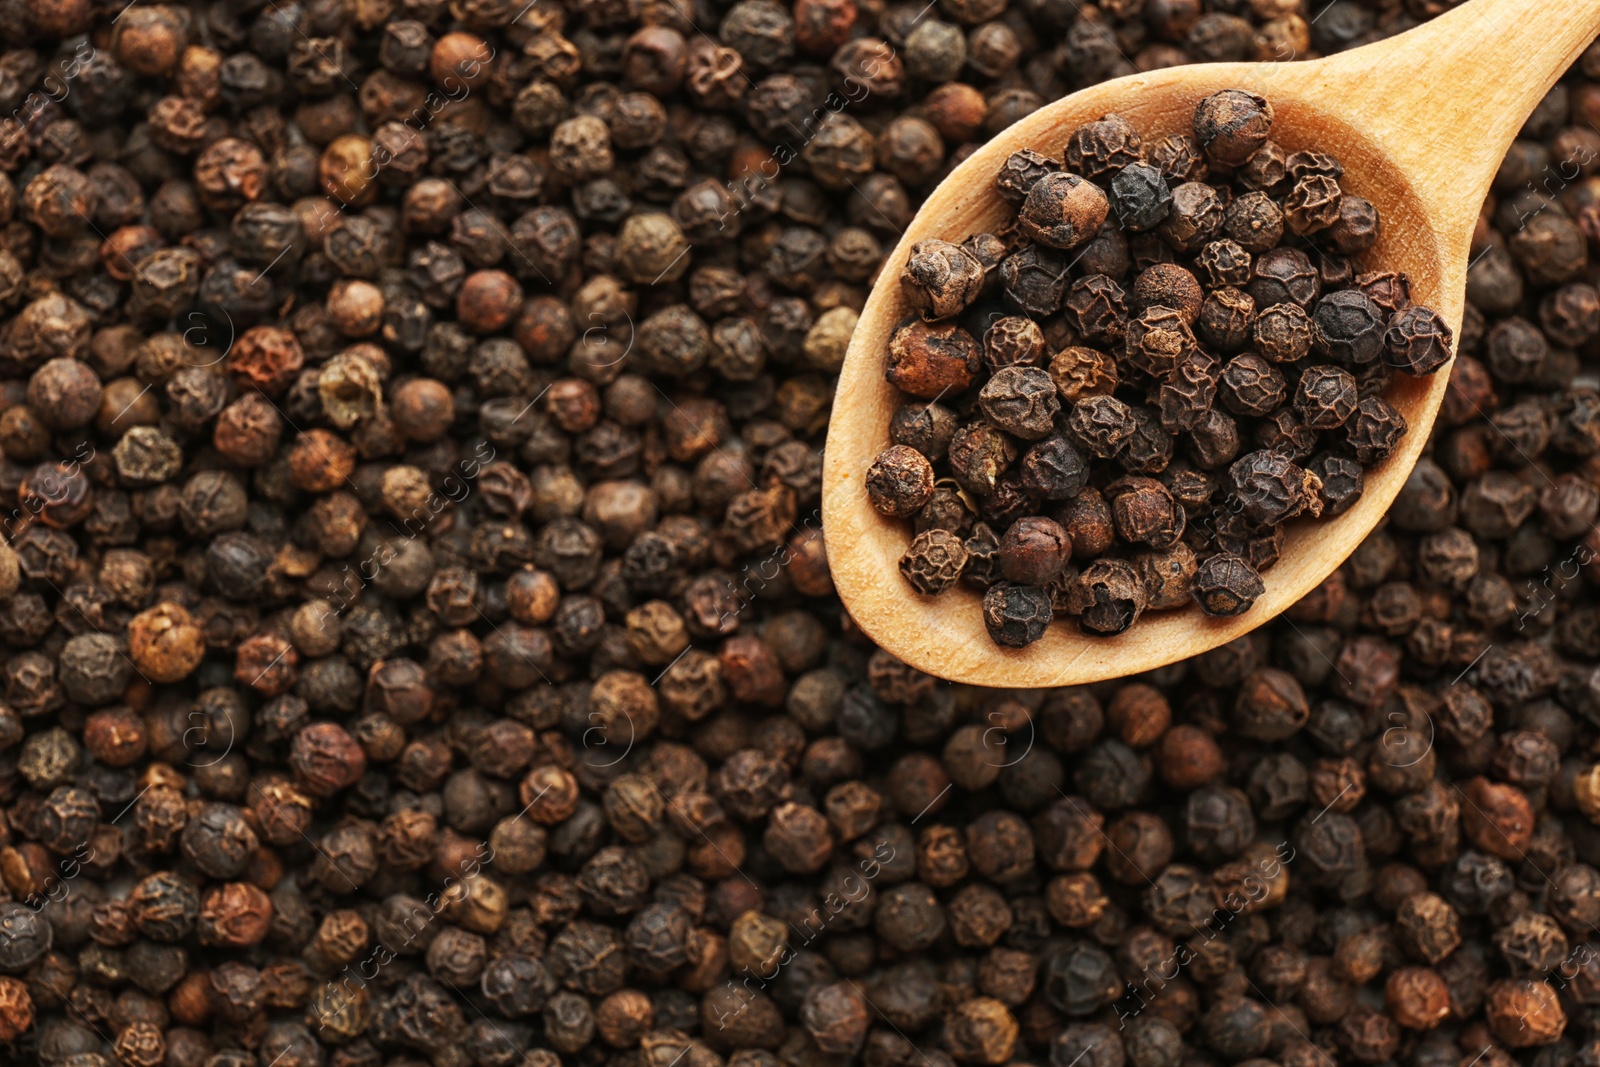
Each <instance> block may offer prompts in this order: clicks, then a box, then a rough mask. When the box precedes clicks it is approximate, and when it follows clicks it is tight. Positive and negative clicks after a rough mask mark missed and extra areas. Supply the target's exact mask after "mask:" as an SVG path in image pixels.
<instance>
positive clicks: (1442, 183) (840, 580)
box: [823, 0, 1600, 687]
mask: <svg viewBox="0 0 1600 1067" xmlns="http://www.w3.org/2000/svg"><path fill="white" fill-rule="evenodd" d="M1597 27H1600V0H1564V2H1563V3H1562V4H1561V5H1560V7H1559V11H1558V12H1557V13H1554V14H1552V13H1551V8H1550V7H1549V6H1548V5H1547V4H1546V3H1545V2H1544V0H1471V2H1469V3H1467V4H1464V5H1462V6H1461V7H1458V8H1456V9H1454V10H1453V11H1451V12H1449V13H1447V14H1445V15H1443V16H1441V17H1439V18H1438V19H1435V20H1434V21H1432V22H1429V23H1427V24H1425V25H1423V26H1420V27H1418V28H1417V29H1414V30H1411V31H1409V32H1408V33H1405V34H1402V35H1400V36H1398V37H1395V38H1392V39H1390V40H1387V41H1382V42H1379V43H1377V44H1373V45H1368V46H1366V47H1364V48H1360V49H1356V50H1354V51H1351V52H1347V53H1343V54H1341V55H1338V56H1333V57H1330V58H1327V59H1321V60H1314V61H1308V62H1289V61H1284V62H1277V63H1218V64H1203V65H1198V66H1188V67H1174V68H1170V69H1167V70H1161V71H1155V72H1152V73H1148V74H1137V75H1131V76H1128V77H1124V78H1118V79H1116V80H1114V81H1109V82H1105V83H1103V84H1101V85H1097V86H1094V87H1093V88H1090V89H1086V90H1084V91H1082V92H1079V93H1075V94H1073V95H1072V96H1069V97H1066V98H1064V99H1062V100H1059V101H1057V102H1055V103H1053V104H1050V105H1048V106H1046V107H1044V108H1041V109H1040V110H1039V111H1036V112H1034V113H1033V114H1031V115H1028V116H1027V117H1025V118H1023V119H1021V120H1020V121H1018V122H1017V123H1015V124H1014V125H1012V126H1011V127H1009V128H1008V129H1006V130H1005V131H1004V132H1002V133H1001V134H1000V135H999V136H997V137H995V138H994V139H992V140H990V141H989V142H988V143H986V144H984V145H983V146H981V147H980V148H979V149H977V151H975V152H974V153H973V154H972V156H971V157H969V158H968V159H967V160H966V161H965V162H963V163H962V164H961V165H960V166H959V167H957V168H956V169H955V170H954V171H952V172H951V174H950V175H949V177H947V178H946V179H945V180H944V181H943V182H942V183H941V184H940V185H939V187H938V188H937V189H936V190H934V192H933V193H932V195H930V196H929V197H928V199H927V201H926V202H925V203H924V204H923V206H922V208H921V209H920V210H919V211H918V213H917V215H916V217H915V218H914V219H913V220H912V221H911V224H910V226H908V227H907V229H906V232H905V233H904V234H903V235H902V237H901V239H900V242H899V244H898V245H897V246H896V247H895V250H894V251H893V252H892V253H891V254H890V255H889V256H888V257H886V258H885V260H884V263H883V266H882V267H881V269H880V272H879V274H878V277H877V280H876V283H875V285H874V287H873V290H872V293H871V295H870V297H869V298H868V300H867V303H866V306H865V308H864V309H863V311H862V314H861V318H860V322H859V323H858V324H857V326H856V330H855V334H854V336H853V337H852V339H851V343H850V348H849V352H848V354H847V356H846V359H845V364H844V367H843V369H842V371H841V372H840V376H839V385H838V391H837V393H836V394H835V399H834V409H833V415H832V420H831V425H830V428H829V431H828V439H827V446H826V450H825V453H824V459H823V528H824V530H825V532H826V537H827V544H828V560H829V566H830V568H831V569H832V571H833V577H834V585H835V587H836V588H837V590H838V592H839V595H840V597H841V599H842V600H843V601H844V603H845V606H846V608H847V609H848V610H849V612H850V614H851V617H852V618H853V619H854V621H855V622H856V624H857V625H859V626H860V627H861V629H862V630H863V631H864V632H865V633H866V634H867V635H868V636H869V637H871V638H872V639H873V641H875V642H876V643H877V644H878V645H879V646H880V647H882V648H884V649H885V650H887V651H888V652H890V653H892V654H893V655H895V656H897V657H899V658H900V659H901V660H903V661H904V662H906V663H908V664H910V665H911V666H913V667H916V668H917V669H919V670H922V671H925V672H927V673H929V674H933V675H936V676H938V677H941V678H946V679H949V680H951V681H960V682H966V683H970V684H975V685H990V686H1012V687H1015V686H1024V687H1042V686H1060V685H1077V684H1085V683H1088V682H1093V681H1099V680H1102V679H1106V678H1116V677H1122V676H1124V675H1128V674H1134V673H1138V672H1140V671H1147V670H1152V669H1154V668H1156V667H1160V666H1163V665H1165V664H1168V663H1172V662H1175V661H1177V660H1180V659H1185V658H1187V657H1190V656H1194V655H1198V654H1200V653H1202V652H1205V651H1207V650H1209V649H1212V648H1215V647H1217V646H1218V645H1221V644H1224V643H1226V642H1228V641H1231V640H1233V639H1234V638H1236V637H1239V636H1240V635H1242V634H1245V633H1248V632H1249V631H1251V630H1253V629H1255V628H1256V627H1258V626H1261V625H1262V624H1264V623H1266V622H1269V621H1271V620H1272V619H1273V618H1274V617H1276V616H1277V615H1278V614H1280V613H1281V612H1282V611H1284V609H1286V608H1288V607H1289V606H1291V605H1292V604H1294V603H1295V602H1296V601H1298V600H1299V599H1301V598H1302V597H1304V596H1305V595H1306V594H1307V593H1308V592H1310V591H1311V590H1312V589H1314V588H1315V587H1316V586H1317V585H1318V584H1319V583H1321V582H1322V581H1323V580H1324V579H1325V578H1327V576H1328V575H1329V574H1331V573H1332V572H1333V571H1334V570H1335V569H1336V568H1337V567H1338V566H1339V565H1340V564H1341V563H1343V562H1344V560H1345V559H1346V558H1347V557H1348V556H1349V555H1350V553H1351V552H1353V551H1354V550H1355V548H1356V547H1357V546H1358V545H1359V544H1360V543H1361V542H1362V540H1363V539H1364V538H1365V537H1366V536H1367V534H1368V533H1369V532H1371V531H1372V530H1373V529H1374V528H1375V527H1376V526H1377V525H1378V524H1379V523H1380V522H1381V521H1382V520H1383V518H1384V516H1385V514H1387V512H1388V510H1389V508H1390V506H1391V505H1392V504H1393V502H1394V499H1395V497H1396V496H1397V495H1398V494H1399V492H1400V489H1401V487H1402V486H1403V485H1404V484H1405V481H1406V478H1407V477H1408V476H1409V475H1410V472H1411V469H1412V467H1413V466H1414V465H1415V463H1416V461H1417V458H1418V457H1419V456H1420V455H1421V454H1422V451H1423V449H1424V447H1425V446H1426V444H1427V441H1428V436H1429V431H1430V430H1431V429H1432V426H1433V421H1434V417H1435V415H1436V414H1437V413H1438V410H1439V405H1440V404H1441V402H1442V401H1443V399H1444V396H1445V392H1446V389H1447V388H1448V385H1449V379H1450V369H1449V367H1445V368H1442V369H1440V370H1439V371H1438V372H1437V373H1436V374H1434V375H1432V376H1431V377H1427V378H1420V379H1418V378H1411V377H1409V376H1406V375H1401V374H1397V375H1395V377H1394V381H1393V383H1392V384H1391V385H1390V387H1389V389H1388V390H1387V391H1386V392H1385V394H1384V398H1385V399H1386V400H1388V401H1389V403H1391V404H1393V405H1394V407H1395V408H1396V409H1397V410H1398V411H1399V412H1400V413H1401V414H1402V415H1403V416H1404V417H1405V420H1406V424H1407V426H1408V427H1409V431H1408V432H1407V434H1406V435H1405V437H1404V438H1403V439H1402V440H1401V443H1400V447H1399V448H1398V449H1397V450H1396V452H1395V454H1394V455H1393V456H1391V457H1390V458H1389V459H1388V460H1387V461H1386V462H1384V463H1382V464H1381V465H1379V466H1377V467H1375V468H1372V469H1370V470H1368V471H1367V474H1366V482H1365V491H1364V493H1363V494H1362V496H1361V498H1360V499H1359V500H1358V501H1357V502H1356V503H1355V505H1354V506H1352V507H1351V508H1350V509H1349V510H1348V511H1346V512H1344V513H1343V514H1342V515H1339V516H1337V517H1335V518H1331V519H1326V520H1321V521H1309V520H1304V521H1298V522H1294V523H1291V524H1290V525H1289V526H1288V527H1287V528H1286V530H1285V533H1286V538H1285V542H1284V547H1283V552H1282V555H1281V558H1280V560H1279V562H1278V563H1277V565H1276V566H1274V567H1273V568H1272V569H1271V570H1270V571H1268V572H1267V573H1266V574H1265V575H1263V579H1264V581H1265V583H1266V592H1265V594H1264V595H1263V596H1262V597H1261V598H1260V599H1259V600H1257V602H1256V604H1255V606H1254V607H1253V608H1251V610H1250V611H1248V612H1246V613H1245V614H1243V615H1240V616H1236V617H1233V618H1212V617H1209V616H1207V615H1205V614H1204V613H1202V612H1201V611H1200V609H1199V608H1198V606H1195V605H1192V604H1191V605H1189V606H1187V607H1184V608H1178V609H1174V610H1170V611H1150V612H1146V613H1145V614H1144V615H1142V616H1140V618H1139V620H1138V621H1137V622H1135V623H1134V625H1133V626H1132V627H1131V628H1130V629H1129V630H1128V631H1127V632H1126V633H1124V634H1122V635H1120V636H1117V637H1112V638H1105V637H1096V636H1091V635H1087V634H1083V633H1080V632H1079V631H1078V628H1077V626H1076V625H1075V624H1074V623H1073V622H1072V621H1071V620H1059V621H1057V622H1055V623H1053V624H1052V625H1051V626H1050V627H1049V628H1048V629H1047V631H1046V633H1045V636H1044V637H1043V638H1042V639H1041V640H1039V641H1037V642H1035V643H1033V644H1031V645H1028V646H1027V647H1025V648H1021V649H1010V648H1003V647H1001V646H999V645H996V644H994V643H993V642H992V641H991V640H990V638H989V635H988V632H987V630H986V629H985V627H984V623H983V615H982V598H981V596H980V595H979V594H978V593H976V592H974V591H973V590H971V589H970V588H968V587H966V586H965V585H958V586H957V587H956V588H954V589H951V590H950V591H948V592H946V593H944V594H943V595H941V596H939V597H936V598H929V597H922V596H919V595H918V594H917V593H915V592H914V591H913V590H912V589H911V587H910V586H909V585H908V584H907V583H906V582H905V580H904V579H903V578H902V577H901V576H900V574H899V561H900V557H901V556H902V555H903V554H904V553H905V550H906V548H907V546H909V544H910V542H911V536H912V534H911V531H910V528H909V524H908V523H906V522H904V521H902V520H897V519H890V518H887V517H885V516H883V515H880V514H879V513H878V512H877V511H876V510H875V509H874V508H873V507H872V506H871V505H870V503H869V502H868V500H867V493H866V489H865V486H864V479H865V474H866V470H867V467H868V466H869V465H870V464H871V462H872V460H873V458H874V457H875V456H876V455H877V454H878V453H879V452H880V451H881V450H882V449H883V448H885V447H887V446H888V444H889V420H890V417H891V416H892V414H893V413H894V411H895V409H896V408H897V407H898V406H899V404H900V403H901V402H902V397H901V396H900V394H899V392H898V390H896V389H895V388H894V387H893V386H892V385H890V384H889V383H888V382H887V381H886V380H885V378H884V371H885V367H886V364H887V352H888V344H889V338H890V336H891V334H892V333H893V332H894V330H895V329H896V328H897V327H898V326H899V325H900V324H902V323H903V322H905V321H907V320H909V319H910V318H911V317H912V316H913V315H914V311H913V309H912V307H911V305H910V303H909V302H908V301H907V300H906V299H905V296H904V294H903V292H902V291H901V287H900V281H899V279H900V273H901V271H902V269H903V268H904V266H905V263H906V260H907V259H908V258H909V256H910V250H911V246H912V245H913V244H914V243H916V242H918V241H923V240H929V239H935V238H937V239H941V240H946V241H951V242H957V243H959V242H960V241H961V240H962V239H964V238H965V237H967V236H968V235H970V234H973V233H988V232H993V231H994V230H995V229H996V228H997V227H999V226H1000V225H1001V223H1002V222H1003V221H1004V220H1005V219H1007V218H1008V217H1009V216H1010V215H1011V214H1012V213H1013V212H1014V208H1013V206H1012V205H1010V204H1008V203H1006V202H1005V201H1004V200H1002V199H1001V198H1000V196H999V195H998V193H997V192H996V191H995V186H994V175H995V174H996V172H997V171H998V170H999V168H1000V165H1001V164H1002V163H1003V162H1004V161H1005V159H1006V158H1007V157H1008V156H1009V155H1011V153H1013V152H1015V151H1017V150H1019V149H1022V148H1031V149H1033V150H1035V151H1038V152H1042V153H1044V154H1046V155H1048V156H1050V157H1052V158H1055V159H1060V158H1061V156H1062V151H1063V148H1064V146H1065V144H1066V142H1067V139H1068V138H1069V137H1070V136H1071V134H1072V132H1073V131H1074V130H1075V129H1077V128H1078V127H1079V126H1081V125H1083V124H1084V123H1087V122H1092V121H1094V120H1096V119H1099V118H1100V117H1101V116H1103V115H1105V114H1107V113H1108V112H1116V113H1117V114H1119V115H1121V116H1122V117H1123V118H1126V119H1127V120H1128V121H1129V122H1131V123H1132V124H1133V126H1134V128H1135V129H1137V130H1138V131H1139V132H1140V133H1141V134H1142V135H1143V137H1144V139H1145V142H1146V143H1147V144H1148V143H1153V142H1154V141H1157V140H1159V139H1160V138H1162V137H1165V136H1167V135H1169V134H1174V133H1186V132H1190V130H1191V121H1192V118H1193V115H1194V109H1195V105H1196V104H1197V103H1199V102H1200V100H1202V99H1203V98H1205V97H1206V96H1209V95H1210V94H1212V93H1215V92H1218V91H1219V90H1222V89H1230V88H1239V89H1247V90H1250V91H1252V92H1255V93H1258V94H1260V95H1261V96H1264V97H1266V98H1267V99H1268V100H1269V101H1270V102H1271V103H1272V106H1273V110H1274V112H1275V118H1274V120H1273V125H1272V138H1273V140H1274V141H1276V142H1278V143H1279V144H1280V145H1282V146H1283V148H1284V149H1285V151H1288V152H1293V151H1295V150H1297V149H1316V150H1318V151H1321V152H1326V153H1329V154H1331V155H1333V156H1335V157H1337V158H1338V159H1339V161H1340V162H1341V163H1342V164H1343V166H1344V177H1343V178H1342V179H1341V180H1340V185H1341V187H1342V188H1343V189H1344V190H1345V191H1346V192H1348V193H1353V194H1355V195H1357V196H1362V197H1365V198H1366V199H1367V200H1369V201H1371V202H1372V204H1373V205H1374V206H1375V207H1376V208H1377V209H1378V212H1379V215H1380V217H1381V219H1382V230H1381V233H1380V236H1379V239H1378V241H1377V243H1376V244H1375V246H1374V247H1373V248H1372V249H1371V250H1370V251H1368V252H1366V253H1364V254H1362V255H1361V256H1360V257H1359V261H1358V262H1359V265H1360V269H1361V270H1365V271H1372V270H1393V271H1404V272H1405V273H1406V274H1408V275H1409V276H1410V279H1411V295H1412V299H1413V301H1414V302H1416V303H1419V304H1424V305H1427V306H1428V307H1431V308H1433V309H1434V310H1435V311H1437V312H1438V313H1439V314H1440V315H1441V316H1442V317H1443V318H1444V319H1445V321H1446V322H1448V323H1449V325H1450V328H1451V330H1452V331H1454V332H1455V334H1456V335H1457V336H1458V337H1459V335H1460V332H1461V320H1462V315H1463V312H1464V308H1465V286H1466V275H1467V267H1468V253H1469V249H1470V247H1471V241H1472V232H1473V226H1474V223H1475V222H1476V220H1477V217H1478V212H1479V207H1480V205H1481V204H1482V202H1483V199H1484V196H1485V195H1486V194H1487V193H1488V190H1489V185H1490V182H1491V181H1492V179H1493V177H1494V174H1495V172H1496V170H1497V168H1498V167H1499V164H1500V160H1501V158H1502V157H1503V156H1504V154H1505V151H1506V149H1507V148H1508V147H1509V146H1510V143H1511V140H1512V139H1513V138H1514V137H1515V136H1516V133H1517V131H1518V129H1519V128H1520V127H1521V125H1522V123H1523V121H1524V120H1525V119H1526V117H1527V115H1528V114H1529V113H1530V112H1531V111H1532V110H1533V108H1534V106H1535V105H1537V104H1538V102H1539V100H1540V99H1541V98H1542V97H1543V96H1544V94H1545V93H1546V92H1547V91H1548V90H1549V88H1550V86H1551V85H1553V84H1554V82H1555V80H1556V79H1557V78H1558V77H1559V76H1560V74H1561V72H1562V71H1564V70H1565V69H1566V68H1567V67H1568V66H1569V65H1570V64H1571V63H1572V62H1573V60H1575V59H1576V57H1577V56H1578V54H1579V53H1580V52H1581V51H1582V49H1583V48H1584V47H1585V46H1586V45H1587V44H1588V43H1589V42H1590V40H1592V39H1593V37H1594V34H1595V31H1596V29H1597Z"/></svg>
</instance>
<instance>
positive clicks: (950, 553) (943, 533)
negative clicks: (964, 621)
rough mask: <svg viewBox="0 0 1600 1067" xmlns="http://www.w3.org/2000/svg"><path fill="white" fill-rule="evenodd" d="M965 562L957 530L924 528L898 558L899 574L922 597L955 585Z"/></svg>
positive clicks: (963, 550)
mask: <svg viewBox="0 0 1600 1067" xmlns="http://www.w3.org/2000/svg"><path fill="white" fill-rule="evenodd" d="M966 565H967V550H966V547H965V545H964V544H963V543H962V541H961V537H960V535H959V534H958V533H955V532H952V531H949V530H944V529H937V528H936V529H931V530H924V531H923V532H921V533H919V534H917V536H916V537H915V538H913V539H912V541H911V545H910V547H909V548H907V549H906V553H905V555H904V556H902V557H901V558H900V573H901V574H902V575H904V576H905V579H906V581H907V582H909V583H910V584H911V587H912V588H913V589H915V590H916V591H917V592H919V593H921V594H922V595H923V596H938V595H939V594H940V593H942V592H944V591H945V590H947V589H949V588H950V587H951V586H953V585H955V583H956V581H957V580H958V579H959V578H960V577H961V573H962V570H963V569H964V568H965V567H966Z"/></svg>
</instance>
